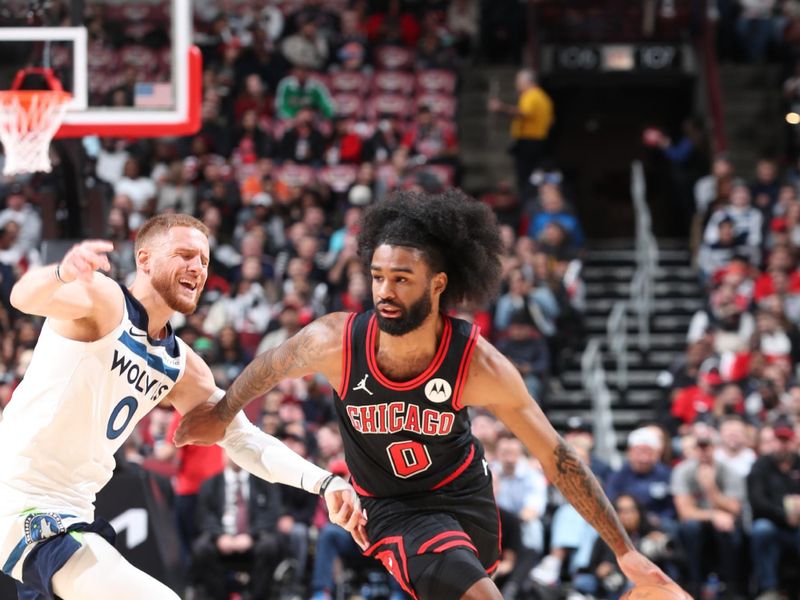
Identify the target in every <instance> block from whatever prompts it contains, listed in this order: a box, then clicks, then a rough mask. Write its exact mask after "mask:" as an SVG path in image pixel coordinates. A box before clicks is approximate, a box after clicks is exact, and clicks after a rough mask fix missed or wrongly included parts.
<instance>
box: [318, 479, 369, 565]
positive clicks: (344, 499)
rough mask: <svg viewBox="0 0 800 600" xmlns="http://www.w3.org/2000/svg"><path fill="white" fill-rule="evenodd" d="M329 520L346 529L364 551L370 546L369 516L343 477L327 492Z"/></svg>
mask: <svg viewBox="0 0 800 600" xmlns="http://www.w3.org/2000/svg"><path fill="white" fill-rule="evenodd" d="M325 504H326V505H327V507H328V518H329V519H330V520H331V523H335V524H336V525H339V526H340V527H342V528H344V529H346V530H347V531H349V532H350V535H352V536H353V539H354V540H355V541H356V543H357V544H358V545H359V547H360V548H361V549H362V550H366V549H367V547H368V546H369V540H368V539H367V532H366V528H365V527H366V524H367V516H366V514H365V513H364V512H363V511H362V510H361V500H360V499H359V497H358V494H357V493H356V491H355V490H354V489H353V487H352V486H351V485H350V484H349V483H347V482H346V481H345V480H344V479H342V478H341V477H337V478H336V479H334V480H333V481H332V482H331V483H330V485H329V486H328V489H327V490H325Z"/></svg>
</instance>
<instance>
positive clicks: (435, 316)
mask: <svg viewBox="0 0 800 600" xmlns="http://www.w3.org/2000/svg"><path fill="white" fill-rule="evenodd" d="M443 329H444V318H443V317H442V314H441V313H440V312H439V311H433V312H431V314H430V315H428V317H427V318H426V319H425V320H424V321H423V322H422V324H421V325H420V326H419V327H417V328H416V329H415V330H414V331H410V332H408V333H407V334H405V335H399V336H398V335H389V334H388V333H385V332H383V331H380V330H378V341H377V345H378V347H377V348H376V350H379V351H380V353H381V354H387V353H388V354H390V355H391V356H395V357H398V358H399V357H402V356H405V355H419V354H420V352H421V351H422V352H425V351H427V350H429V351H430V354H431V356H433V355H434V354H435V353H436V349H437V348H438V347H439V339H440V338H441V337H442V330H443Z"/></svg>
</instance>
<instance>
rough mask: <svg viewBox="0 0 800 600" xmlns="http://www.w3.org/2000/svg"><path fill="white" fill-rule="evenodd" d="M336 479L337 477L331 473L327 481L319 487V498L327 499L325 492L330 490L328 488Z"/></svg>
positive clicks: (323, 481)
mask: <svg viewBox="0 0 800 600" xmlns="http://www.w3.org/2000/svg"><path fill="white" fill-rule="evenodd" d="M334 479H336V475H334V474H333V473H330V474H329V475H328V476H327V477H326V478H325V479H323V480H322V483H321V484H320V486H319V496H320V498H325V490H327V489H328V486H329V485H330V484H331V481H333V480H334Z"/></svg>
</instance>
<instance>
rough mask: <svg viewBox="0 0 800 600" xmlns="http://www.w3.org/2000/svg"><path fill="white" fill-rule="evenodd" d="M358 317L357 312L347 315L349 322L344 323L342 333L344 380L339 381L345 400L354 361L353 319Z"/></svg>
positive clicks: (340, 392) (340, 391) (341, 394)
mask: <svg viewBox="0 0 800 600" xmlns="http://www.w3.org/2000/svg"><path fill="white" fill-rule="evenodd" d="M355 318H356V313H350V314H349V315H348V316H347V322H346V323H345V325H344V331H343V333H342V380H341V381H340V382H339V389H338V390H337V392H338V393H339V399H340V400H344V397H345V394H347V387H348V384H349V382H350V367H351V366H352V363H353V336H352V331H353V321H354V320H355Z"/></svg>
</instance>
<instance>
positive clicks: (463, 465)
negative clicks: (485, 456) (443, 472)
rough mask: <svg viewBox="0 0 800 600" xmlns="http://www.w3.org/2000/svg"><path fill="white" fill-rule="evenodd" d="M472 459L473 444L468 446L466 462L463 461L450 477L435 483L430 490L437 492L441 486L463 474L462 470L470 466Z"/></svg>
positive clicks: (473, 454) (473, 455)
mask: <svg viewBox="0 0 800 600" xmlns="http://www.w3.org/2000/svg"><path fill="white" fill-rule="evenodd" d="M473 458H475V444H471V445H470V448H469V456H467V459H466V460H465V461H464V462H463V463H461V466H460V467H458V468H457V469H456V470H455V471H453V472H452V473H450V475H448V476H447V477H445V478H444V479H442V480H441V481H440V482H439V483H437V484H436V485H435V486H433V487H432V488H431V490H438V489H439V488H440V487H443V486H445V485H447V484H448V483H450V482H451V481H453V479H455V478H456V477H458V476H459V475H461V473H463V472H464V469H466V468H467V467H468V466H470V464H472V459H473Z"/></svg>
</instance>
